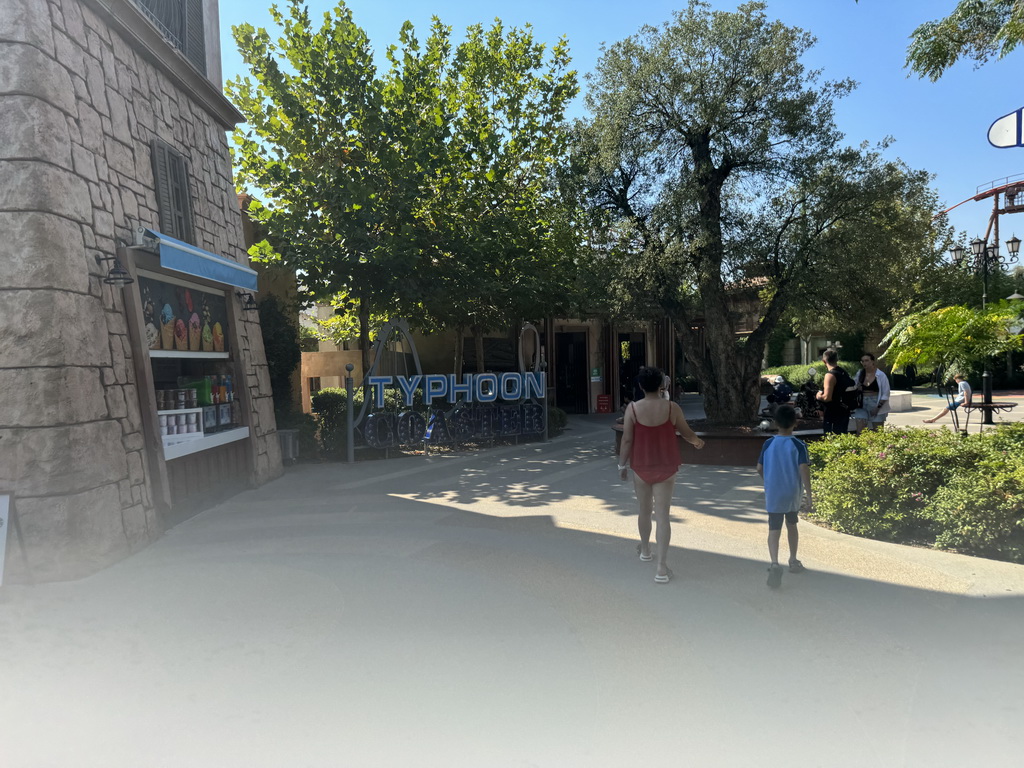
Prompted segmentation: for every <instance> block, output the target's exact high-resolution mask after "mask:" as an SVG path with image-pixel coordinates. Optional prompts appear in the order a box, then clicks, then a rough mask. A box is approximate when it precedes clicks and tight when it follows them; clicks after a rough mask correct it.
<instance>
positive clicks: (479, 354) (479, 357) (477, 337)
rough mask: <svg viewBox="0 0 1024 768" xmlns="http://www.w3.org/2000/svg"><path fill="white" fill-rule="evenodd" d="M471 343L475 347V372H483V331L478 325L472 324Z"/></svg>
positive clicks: (484, 369)
mask: <svg viewBox="0 0 1024 768" xmlns="http://www.w3.org/2000/svg"><path fill="white" fill-rule="evenodd" d="M473 345H474V347H475V348H476V372H477V373H483V372H484V371H486V370H487V369H486V368H485V367H484V332H483V329H482V328H481V327H480V326H479V325H474V326H473Z"/></svg>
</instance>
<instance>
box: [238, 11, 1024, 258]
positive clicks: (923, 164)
mask: <svg viewBox="0 0 1024 768" xmlns="http://www.w3.org/2000/svg"><path fill="white" fill-rule="evenodd" d="M335 4H336V3H335V2H330V1H325V0H310V1H309V2H308V6H309V8H310V10H311V11H312V12H313V13H314V15H315V16H320V15H322V14H323V12H324V11H326V10H328V9H330V8H333V7H334V6H335ZM347 4H348V6H349V7H350V8H351V9H352V12H353V16H354V18H355V21H356V23H357V24H359V25H360V26H361V27H362V28H363V29H364V30H366V32H367V34H368V35H369V38H370V40H371V41H372V42H373V44H374V45H375V46H376V47H377V49H378V50H379V51H383V50H384V48H386V47H387V46H388V45H389V44H391V43H393V42H395V41H396V40H397V37H398V30H399V28H400V27H401V25H402V23H403V22H404V21H405V20H407V19H408V20H410V21H412V22H413V24H414V26H415V28H416V30H417V32H419V33H420V37H421V38H423V37H425V36H426V32H427V28H428V25H429V23H430V18H431V16H433V15H436V16H438V17H440V19H441V21H442V22H444V23H445V24H448V25H450V26H452V27H453V31H454V32H455V33H458V32H459V31H460V30H464V29H465V28H466V27H467V26H469V25H470V24H475V23H483V24H485V25H486V24H488V23H489V22H491V21H493V19H494V18H496V17H497V18H500V19H501V20H502V21H503V22H504V23H505V24H506V25H516V26H522V25H524V24H526V23H530V24H532V25H533V28H534V32H535V35H536V37H537V39H539V40H541V41H544V42H554V41H556V40H557V39H558V38H559V37H562V36H565V37H567V38H568V41H569V46H570V49H571V50H572V54H573V60H574V64H575V66H576V68H577V70H578V71H579V72H580V74H581V75H583V74H584V73H586V72H589V71H591V70H592V69H593V68H594V65H595V64H596V62H597V60H598V58H599V57H600V53H601V45H602V44H603V43H609V44H610V43H614V42H615V41H617V40H620V39H622V38H624V37H628V36H629V35H631V34H633V33H634V32H636V30H637V29H638V28H639V27H640V26H641V25H643V24H661V23H662V22H664V21H667V20H668V19H669V18H670V17H671V14H672V11H673V10H677V9H680V8H682V7H684V5H685V0H674V2H666V1H665V0H641V1H640V2H634V3H622V2H611V1H610V0H590V1H589V2H582V1H581V0H517V1H516V2H508V0H505V1H504V2H495V1H494V0H435V2H430V3H427V2H408V1H403V0H350V1H349V2H348V3H347ZM712 5H713V6H714V7H715V8H718V9H722V10H734V9H735V8H736V6H737V5H738V3H737V2H723V1H721V0H713V2H712ZM955 5H956V0H860V2H859V3H856V2H854V0H776V1H775V2H769V3H768V14H769V16H771V17H774V18H778V19H780V20H782V21H783V22H785V23H786V24H790V25H793V26H798V27H801V28H803V29H805V30H807V31H809V32H811V33H812V34H813V35H814V36H815V37H816V38H817V39H818V43H817V45H816V46H815V47H814V48H813V49H812V50H811V51H810V52H809V53H808V55H807V57H806V58H805V62H806V64H807V65H808V66H809V67H812V68H819V69H822V70H823V71H824V77H826V78H829V79H840V78H845V77H849V78H853V79H854V80H856V81H857V82H859V83H860V86H859V87H858V89H857V90H856V91H855V92H854V93H853V95H851V96H849V97H847V98H846V99H843V100H842V101H841V102H839V104H838V106H837V123H838V125H839V128H840V129H841V130H842V131H843V132H844V133H845V134H846V138H847V141H848V142H849V143H850V144H859V143H860V142H861V141H869V142H872V143H874V142H877V141H880V140H881V139H883V138H884V137H885V136H892V137H893V138H894V139H895V140H896V141H895V144H894V145H893V147H892V148H891V149H890V150H889V153H890V155H891V156H894V157H900V158H902V159H903V160H904V161H906V162H907V163H908V164H909V165H910V166H911V167H913V168H923V169H925V170H928V171H930V172H931V173H933V174H934V175H935V181H934V185H935V187H936V189H937V190H938V192H939V195H940V197H941V199H942V200H943V202H944V203H945V205H946V207H949V206H952V205H955V204H956V203H959V202H960V201H961V200H964V199H966V198H969V197H971V196H973V195H974V194H975V191H976V188H977V187H978V186H979V185H987V184H988V183H989V182H991V181H993V180H995V179H1000V178H1003V177H1006V176H1013V175H1016V174H1020V173H1024V148H1015V149H996V148H994V147H992V146H990V145H989V143H988V140H987V138H986V135H987V132H988V128H989V125H991V124H992V122H994V121H995V120H996V119H997V118H999V117H1001V116H1002V115H1005V114H1007V113H1009V112H1012V111H1013V110H1016V109H1018V108H1020V107H1021V106H1024V87H1021V81H1022V78H1021V75H1020V71H1019V67H1020V65H1021V63H1022V61H1024V58H1022V57H1024V51H1020V52H1015V53H1013V54H1011V55H1010V56H1009V57H1007V58H1006V59H1003V60H1002V61H992V62H989V63H988V64H986V65H984V66H983V67H981V68H979V69H975V68H974V66H973V64H972V63H970V62H962V63H960V64H957V66H956V67H954V68H953V69H952V70H950V71H949V72H947V73H946V74H945V75H944V76H943V78H942V79H941V80H939V82H937V83H932V82H929V81H927V80H920V79H918V78H917V77H916V76H913V77H908V76H907V71H906V70H905V69H904V67H903V62H904V60H905V55H906V46H907V39H908V37H909V35H910V33H911V32H912V31H913V30H914V28H915V27H916V26H917V25H918V24H920V23H921V22H923V21H927V20H931V19H936V18H939V17H940V16H943V15H945V14H947V13H948V12H949V11H950V10H951V9H952V8H953V7H954V6H955ZM267 6H269V2H265V0H255V1H254V0H245V2H243V1H242V0H221V6H220V15H221V19H220V20H221V29H222V41H221V47H222V57H223V63H224V76H225V78H232V77H234V76H235V75H237V74H239V73H242V71H243V69H242V68H243V64H242V61H241V58H240V57H239V55H238V52H237V49H236V48H235V45H234V41H233V40H232V39H231V26H232V25H234V24H240V23H243V22H248V23H250V24H253V25H255V26H267V25H268V24H269V23H270V18H269V16H268V14H267V11H266V8H267ZM581 85H582V87H583V88H585V87H586V84H585V81H583V80H582V77H581ZM583 113H584V112H583V105H582V97H581V98H580V99H578V102H577V104H576V106H575V108H574V111H573V115H574V116H575V115H582V114H583ZM990 213H991V201H983V202H973V201H972V202H968V203H965V204H964V205H962V206H960V207H959V208H957V209H956V210H954V211H952V212H951V214H950V220H951V222H952V223H953V225H954V226H955V227H956V228H957V229H958V230H961V229H962V230H966V231H967V233H968V239H970V238H973V237H975V236H976V235H978V234H983V232H984V229H985V226H986V224H987V222H988V217H989V214H990ZM1014 218H1015V217H1013V216H1010V217H1007V218H1006V219H1005V220H1004V221H1002V222H1001V229H1002V232H1001V234H1002V235H1003V238H1006V237H1007V236H1008V235H1009V234H1010V233H1011V232H1014V231H1016V232H1017V233H1018V234H1019V235H1024V220H1022V222H1021V226H1020V227H1016V221H1015V220H1014Z"/></svg>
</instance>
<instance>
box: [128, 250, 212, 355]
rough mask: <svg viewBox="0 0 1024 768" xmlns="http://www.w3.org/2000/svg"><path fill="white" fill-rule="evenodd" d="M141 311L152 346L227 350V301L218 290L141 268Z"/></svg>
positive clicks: (199, 350)
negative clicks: (156, 274)
mask: <svg viewBox="0 0 1024 768" xmlns="http://www.w3.org/2000/svg"><path fill="white" fill-rule="evenodd" d="M139 290H140V292H141V298H142V314H143V318H144V322H145V328H146V345H147V346H148V347H149V349H160V350H168V351H175V352H227V351H228V349H227V342H226V340H225V339H226V336H227V327H228V322H227V302H226V301H225V299H224V294H223V292H220V293H218V292H216V291H211V290H207V289H205V288H201V287H200V286H197V285H193V284H191V283H186V282H185V281H181V280H165V279H158V278H156V276H154V275H149V274H146V273H144V272H143V271H142V270H139Z"/></svg>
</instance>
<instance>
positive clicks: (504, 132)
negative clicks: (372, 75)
mask: <svg viewBox="0 0 1024 768" xmlns="http://www.w3.org/2000/svg"><path fill="white" fill-rule="evenodd" d="M569 63H570V58H569V49H568V45H567V43H566V41H565V40H564V39H563V40H561V41H559V42H558V43H557V44H555V45H554V46H552V47H551V49H550V51H548V49H547V47H546V46H545V45H543V44H541V43H539V42H537V41H536V40H535V39H534V36H533V32H532V29H531V28H530V27H529V26H527V27H525V28H524V29H517V28H509V29H506V28H505V27H504V26H503V25H502V24H501V22H500V21H495V23H494V24H493V25H492V26H491V27H490V28H487V29H485V28H484V27H483V26H481V25H474V26H472V27H470V28H469V29H468V30H467V32H466V39H465V41H464V42H462V43H461V44H460V45H459V46H458V47H457V48H456V50H455V53H454V57H453V65H452V68H451V70H450V72H448V73H447V75H446V77H445V78H444V79H443V82H442V85H441V98H442V100H443V102H444V104H445V111H446V113H447V115H449V118H448V127H449V130H450V137H449V139H448V150H449V156H448V160H449V162H448V164H447V165H446V167H445V171H444V175H442V176H440V177H438V178H436V179H435V180H434V186H433V189H432V191H431V192H432V194H431V199H432V211H433V222H434V223H435V226H436V231H437V234H438V239H439V242H440V243H441V244H442V247H441V248H439V249H438V252H437V254H436V261H435V263H434V265H433V267H434V269H433V271H432V276H433V280H432V288H433V293H432V294H431V296H430V297H429V298H428V299H427V313H428V315H429V316H430V318H431V319H432V321H433V324H434V325H435V326H449V327H453V328H455V329H457V330H458V331H459V333H458V337H459V339H460V340H459V342H458V347H457V350H456V355H457V357H458V356H460V355H461V337H462V333H463V331H465V330H470V331H472V333H473V334H474V336H475V339H476V347H477V354H476V359H477V365H478V366H479V367H480V369H481V370H483V367H484V365H485V363H484V356H483V332H484V331H486V330H493V329H495V328H499V327H509V326H517V325H518V324H519V322H520V321H521V320H522V319H523V318H524V317H525V318H531V319H532V318H537V317H543V316H544V315H545V314H548V313H550V312H557V310H558V306H559V304H561V303H563V302H564V295H565V292H566V290H565V286H566V285H567V283H568V281H569V280H571V271H572V264H573V262H572V241H571V239H570V238H568V237H566V236H565V228H564V227H562V226H560V222H561V221H562V216H561V215H560V199H559V198H558V196H557V195H556V194H554V190H553V187H552V182H551V180H552V178H553V176H554V175H555V171H556V169H557V167H558V164H559V162H560V158H561V156H562V155H563V154H564V147H565V143H566V139H565V129H564V126H563V122H564V112H565V108H566V105H567V104H568V103H569V101H570V100H572V99H573V98H574V97H575V95H576V94H577V92H578V88H577V84H576V73H575V72H574V71H572V70H570V69H569ZM457 367H461V363H460V361H457Z"/></svg>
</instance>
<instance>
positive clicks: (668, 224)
mask: <svg viewBox="0 0 1024 768" xmlns="http://www.w3.org/2000/svg"><path fill="white" fill-rule="evenodd" d="M764 8H765V6H764V4H763V3H755V2H751V3H745V4H743V5H741V6H740V7H739V8H738V9H737V11H736V12H732V13H726V12H717V11H712V10H711V9H710V8H709V6H708V5H707V4H706V3H703V2H697V1H696V0H694V1H693V2H691V3H690V4H689V6H688V8H687V9H686V10H684V11H681V12H677V13H676V14H675V15H674V18H673V19H672V21H671V22H669V23H666V24H664V25H663V26H661V27H658V28H655V27H644V28H642V29H641V30H640V32H639V33H638V34H636V35H634V36H632V37H630V38H628V39H626V40H623V41H621V42H619V43H616V44H614V45H612V46H610V47H609V48H607V49H606V50H605V51H604V54H603V56H602V58H601V60H600V62H599V63H598V66H597V69H596V72H595V73H594V74H593V75H592V76H591V79H590V90H589V93H588V106H589V108H590V110H591V113H592V117H591V118H590V119H589V120H588V121H586V123H585V124H583V125H581V126H579V132H578V135H579V140H578V142H577V148H576V158H575V160H576V161H577V162H578V163H586V164H588V165H589V176H588V177H587V184H586V186H585V190H584V194H585V195H586V196H587V197H588V202H589V204H590V205H591V210H592V211H593V213H594V217H595V224H594V226H593V228H592V229H593V231H600V232H601V233H603V234H602V235H601V236H600V237H597V238H594V240H595V242H596V247H595V248H594V260H595V262H596V263H597V264H599V265H600V271H602V272H603V273H605V274H608V275H609V282H608V286H607V289H606V290H605V292H604V296H605V297H606V298H607V297H619V300H620V301H621V303H622V304H623V305H624V306H626V308H627V309H629V310H632V311H635V312H637V313H642V314H650V313H651V312H652V311H657V312H660V313H662V314H663V315H667V316H668V317H670V318H671V319H672V320H673V321H674V324H675V327H676V329H677V331H678V332H679V334H680V335H681V337H682V339H683V341H684V346H685V351H686V355H687V358H688V360H689V361H690V363H692V365H693V368H694V371H695V372H696V374H697V376H698V378H699V379H700V380H701V383H702V385H703V389H702V391H703V392H704V396H705V409H706V411H707V413H708V416H709V417H710V418H711V419H713V420H718V421H730V422H741V421H744V420H747V419H749V418H752V417H754V416H755V414H756V412H757V405H758V381H759V372H760V367H761V362H762V357H763V354H764V348H765V343H766V341H767V340H768V338H769V337H770V336H771V334H772V332H773V330H774V329H775V327H776V326H777V324H778V323H779V322H780V320H781V319H783V318H786V317H787V312H790V311H791V310H793V309H794V308H795V307H796V306H798V305H799V304H800V302H805V303H806V302H808V301H811V300H813V301H815V302H818V304H819V305H820V306H821V307H822V308H823V310H824V309H828V311H831V312H833V313H842V312H843V311H844V303H845V302H846V301H847V300H848V299H850V298H851V297H853V296H856V295H857V292H856V291H851V290H850V285H851V283H850V281H854V282H853V284H854V285H855V284H856V281H857V280H859V279H864V278H863V277H859V276H858V272H859V271H861V272H862V271H863V268H864V266H865V265H867V264H878V265H886V267H887V269H886V271H887V273H888V274H891V271H890V270H888V263H889V262H892V261H894V260H902V259H904V258H905V257H906V255H907V254H908V253H915V252H918V251H924V250H928V249H929V248H930V240H931V230H930V219H931V211H933V210H934V206H933V203H934V197H933V195H932V194H931V193H930V191H929V190H928V186H927V184H928V177H927V174H924V173H915V172H911V171H910V170H909V169H907V168H906V167H905V166H904V165H902V164H901V163H899V162H893V161H887V160H886V159H885V158H884V157H883V155H882V149H884V147H878V148H874V149H869V148H867V147H866V146H861V147H856V148H851V147H848V146H846V145H845V144H844V142H843V137H842V134H841V133H840V132H839V131H838V130H837V128H836V126H835V122H834V119H833V103H834V101H835V100H836V99H837V98H840V97H842V96H843V95H845V94H847V93H848V92H849V91H850V90H851V89H852V88H853V87H854V84H853V83H852V82H849V81H841V82H823V81H821V79H820V75H819V73H818V72H815V71H809V70H807V69H806V68H805V67H804V66H803V64H802V63H801V61H800V59H801V56H802V55H803V54H804V53H805V52H806V51H807V50H808V49H809V48H810V47H811V46H812V45H813V43H814V40H813V38H812V37H811V36H810V35H809V34H807V33H806V32H803V31H802V30H800V29H796V28H793V27H788V26H785V25H784V24H782V23H780V22H777V21H771V20H769V19H768V18H767V17H766V16H765V13H764ZM868 279H869V280H870V279H871V278H870V275H869V276H868ZM740 290H757V291H758V292H759V294H760V298H761V301H762V306H763V315H762V317H761V318H760V322H759V324H758V326H757V328H756V329H755V330H754V331H753V332H752V333H750V334H749V335H745V336H744V335H739V334H737V324H736V318H735V317H734V315H733V313H732V312H731V306H732V305H731V301H730V295H731V294H733V293H734V292H736V291H740ZM700 325H703V328H704V341H705V343H706V353H705V349H704V347H703V345H702V343H701V339H700V337H699V335H698V333H697V332H695V331H694V330H693V329H694V328H695V327H698V326H700Z"/></svg>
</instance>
